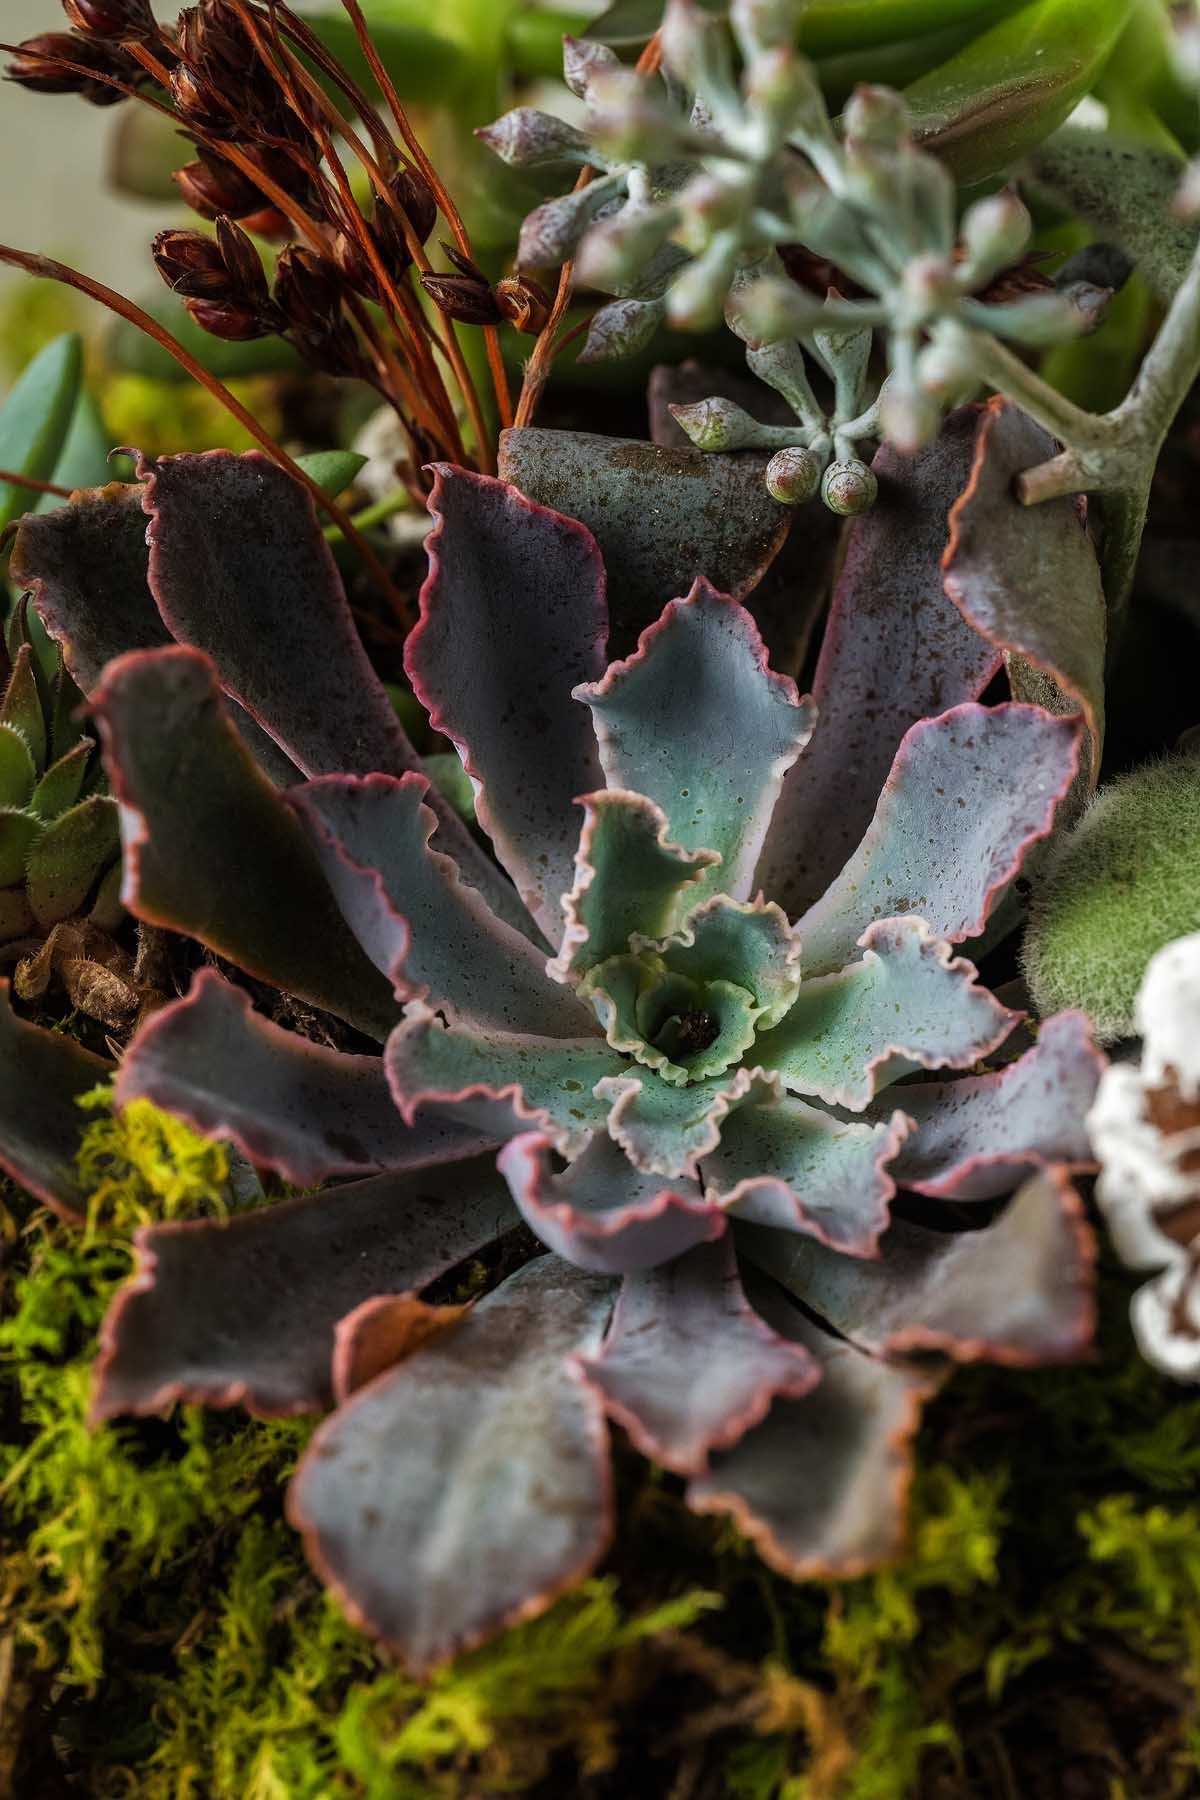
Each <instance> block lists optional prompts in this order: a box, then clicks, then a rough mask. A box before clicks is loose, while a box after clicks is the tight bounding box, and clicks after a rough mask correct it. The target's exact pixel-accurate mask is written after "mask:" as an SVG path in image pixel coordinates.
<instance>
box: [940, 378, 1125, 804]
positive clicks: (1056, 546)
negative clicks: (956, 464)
mask: <svg viewBox="0 0 1200 1800" xmlns="http://www.w3.org/2000/svg"><path fill="white" fill-rule="evenodd" d="M1055 448H1056V446H1055V442H1054V439H1053V438H1051V437H1050V435H1049V434H1048V433H1047V432H1045V431H1043V430H1042V428H1041V426H1040V425H1035V424H1034V422H1033V420H1032V419H1030V418H1028V417H1027V416H1026V415H1025V414H1024V413H1023V412H1021V411H1020V409H1019V408H1018V407H1016V406H1013V405H1012V403H1011V402H1009V401H1005V400H1000V399H996V400H993V401H992V403H991V404H990V406H988V407H987V409H986V410H985V412H984V414H983V416H982V419H981V420H980V425H979V435H978V440H977V443H976V449H975V466H974V468H973V470H972V472H971V480H970V483H969V485H968V486H967V487H966V489H965V491H964V493H963V494H962V495H961V497H960V498H959V499H958V501H957V502H956V503H955V505H954V507H953V509H952V511H951V514H950V542H949V544H948V546H947V549H946V558H945V584H946V592H947V594H948V595H949V596H950V598H951V599H952V600H953V601H954V603H955V605H956V606H957V607H958V608H959V610H960V612H961V613H962V615H963V617H964V619H965V620H967V622H968V623H969V624H971V625H973V626H974V627H975V629H976V630H977V631H978V632H980V633H981V634H982V636H984V637H985V638H987V639H988V640H989V641H990V642H991V643H993V644H995V646H996V647H997V649H998V650H1002V651H1004V653H1005V654H1006V656H1009V657H1019V658H1020V659H1021V660H1022V661H1023V662H1024V663H1026V664H1029V665H1032V667H1033V668H1034V669H1036V670H1038V671H1039V672H1040V673H1042V674H1044V675H1046V676H1048V677H1049V678H1050V679H1051V680H1052V681H1053V682H1054V683H1055V684H1056V686H1057V687H1058V688H1059V689H1060V690H1061V691H1062V693H1063V694H1064V695H1065V696H1067V697H1068V698H1069V699H1070V700H1073V701H1075V702H1076V703H1077V704H1078V707H1079V710H1080V712H1082V714H1083V716H1084V719H1085V721H1086V724H1087V729H1088V737H1089V740H1090V748H1089V751H1088V753H1087V754H1086V755H1085V757H1084V760H1083V769H1084V770H1086V773H1087V775H1088V777H1089V778H1090V782H1091V784H1092V785H1094V784H1095V780H1096V776H1097V773H1098V771H1099V767H1100V751H1101V747H1102V745H1103V741H1104V644H1105V633H1106V621H1105V605H1104V589H1103V587H1102V585H1101V581H1100V565H1099V562H1098V561H1097V558H1096V552H1095V550H1094V549H1093V547H1092V542H1091V539H1090V538H1089V537H1088V534H1087V531H1086V529H1085V526H1084V523H1083V520H1082V519H1081V517H1080V513H1079V507H1078V505H1077V503H1076V502H1075V501H1074V500H1073V499H1062V500H1050V501H1047V502H1046V503H1045V504H1044V505H1042V506H1022V505H1021V504H1020V502H1019V501H1018V500H1017V499H1016V497H1015V495H1014V493H1013V482H1014V478H1015V477H1016V476H1017V475H1018V474H1019V473H1020V472H1021V470H1023V469H1030V468H1033V467H1034V465H1035V464H1037V463H1039V462H1045V461H1046V460H1047V458H1049V457H1051V456H1052V455H1053V454H1054V451H1055ZM1056 710H1057V709H1056ZM1081 772H1082V771H1081Z"/></svg>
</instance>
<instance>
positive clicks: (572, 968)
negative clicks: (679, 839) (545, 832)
mask: <svg viewBox="0 0 1200 1800" xmlns="http://www.w3.org/2000/svg"><path fill="white" fill-rule="evenodd" d="M580 804H581V805H582V807H583V831H582V833H581V834H580V839H579V849H578V851H577V852H576V855H575V885H574V887H573V888H572V889H571V892H570V893H569V894H568V895H567V896H566V897H565V899H564V900H563V911H564V912H565V913H566V915H567V929H566V932H565V933H564V935H563V942H562V949H561V951H560V952H559V954H558V956H557V957H556V958H555V960H554V961H553V962H552V963H551V964H550V965H549V971H550V973H551V974H552V975H554V976H555V977H556V978H557V979H558V980H559V981H566V980H568V979H569V977H570V975H571V974H572V973H573V974H576V975H582V974H586V972H587V970H588V969H591V968H594V967H595V966H596V964H597V963H600V962H604V961H605V960H606V958H608V957H610V956H617V955H619V954H620V953H621V952H622V951H624V950H626V949H627V948H628V947H629V940H630V938H631V937H632V936H633V934H634V932H639V933H641V935H642V936H644V937H647V938H664V937H667V936H668V935H669V934H670V933H671V931H672V930H673V929H674V927H675V922H676V920H677V917H678V913H679V903H680V896H681V895H682V894H684V893H685V892H687V890H689V889H692V888H694V886H695V884H696V882H698V881H699V880H700V879H701V877H702V875H703V874H704V871H705V869H706V868H708V867H709V866H710V865H712V864H714V863H715V862H716V861H717V860H718V859H717V856H716V853H715V851H710V850H681V849H680V848H679V846H678V844H673V843H671V842H670V828H669V826H668V824H667V816H666V814H665V813H664V812H663V810H662V808H661V807H660V806H656V805H655V804H654V802H653V800H647V799H646V798H645V796H644V795H642V794H631V793H627V792H626V791H625V790H624V789H622V788H606V789H602V790H601V791H600V792H599V793H596V794H586V795H584V797H583V799H582V800H581V802H580Z"/></svg>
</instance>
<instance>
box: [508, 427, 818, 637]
mask: <svg viewBox="0 0 1200 1800" xmlns="http://www.w3.org/2000/svg"><path fill="white" fill-rule="evenodd" d="M766 464H767V458H766V457H765V456H759V455H746V456H706V455H705V454H704V453H703V451H700V450H694V449H692V448H691V446H690V445H689V446H688V448H687V449H684V450H665V449H661V448H660V447H659V446H658V445H656V444H647V443H643V442H641V441H640V440H638V439H635V438H612V437H599V436H595V435H593V434H591V433H589V432H581V431H543V430H541V429H540V428H537V427H532V426H526V427H523V428H522V429H520V430H514V431H505V432H502V433H501V435H500V473H501V474H502V475H503V476H504V478H505V479H506V480H508V481H511V482H512V483H513V484H514V486H516V487H518V488H520V490H521V492H522V493H523V494H526V495H528V497H529V498H530V499H531V500H536V501H537V502H538V503H539V505H541V506H549V507H553V508H555V509H556V510H557V511H559V512H564V513H567V514H569V516H570V517H571V518H574V519H579V520H581V521H582V522H583V524H585V525H586V526H587V528H588V530H589V531H590V532H591V533H592V535H593V536H594V537H595V539H596V542H597V543H598V544H599V546H600V549H601V551H602V552H603V555H604V561H605V564H606V565H607V568H608V607H609V613H610V616H611V635H610V640H609V648H610V653H611V654H612V655H614V656H625V655H627V654H628V653H629V652H630V650H631V649H632V648H633V646H634V644H635V643H636V641H637V637H638V634H639V632H641V631H642V630H643V629H644V627H645V626H647V625H648V624H649V623H650V622H651V621H652V620H653V619H656V618H657V617H658V615H659V613H660V612H661V611H662V609H663V607H664V606H665V605H666V603H667V601H668V600H674V599H675V598H677V596H678V595H680V594H686V593H687V591H688V589H689V588H690V587H691V585H692V583H693V581H695V580H696V579H697V578H700V577H703V579H704V580H706V581H711V582H712V584H713V586H714V587H717V588H719V589H720V590H721V592H722V593H727V594H733V595H734V596H735V597H736V598H737V599H741V598H742V597H743V596H744V595H746V594H748V593H749V592H750V591H751V590H752V589H753V588H754V587H756V586H757V584H758V582H759V581H760V579H761V578H762V575H763V572H764V571H765V570H766V569H767V568H768V566H769V565H770V563H771V561H772V560H773V558H774V557H775V555H776V554H777V552H778V550H779V547H780V545H781V544H782V543H783V541H784V539H785V537H786V536H787V531H788V526H789V524H790V522H791V514H790V512H789V510H788V508H787V507H786V506H781V505H780V504H779V502H778V501H777V500H773V499H772V498H771V496H770V494H768V492H767V489H766V484H765V483H764V481H763V471H764V469H765V468H766Z"/></svg>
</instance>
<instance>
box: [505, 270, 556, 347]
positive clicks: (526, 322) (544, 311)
mask: <svg viewBox="0 0 1200 1800" xmlns="http://www.w3.org/2000/svg"><path fill="white" fill-rule="evenodd" d="M495 295H496V305H497V306H498V307H499V308H500V311H501V313H502V315H503V316H504V318H506V319H507V320H508V323H509V324H510V325H511V326H512V327H513V328H514V330H516V331H520V332H524V334H525V335H526V336H527V337H536V336H537V334H538V332H539V331H541V329H542V327H543V326H544V325H545V323H546V321H547V319H548V318H549V317H550V306H551V301H550V296H549V294H548V293H547V292H546V290H545V288H542V287H539V286H538V284H537V282H536V281H532V280H530V278H529V276H528V275H506V276H505V277H504V279H503V280H502V281H498V282H497V283H496V287H495Z"/></svg>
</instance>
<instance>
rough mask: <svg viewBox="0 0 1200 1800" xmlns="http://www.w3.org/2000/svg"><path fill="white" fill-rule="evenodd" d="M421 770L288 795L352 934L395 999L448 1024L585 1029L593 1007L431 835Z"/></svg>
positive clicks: (572, 1033)
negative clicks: (420, 1005) (431, 1011)
mask: <svg viewBox="0 0 1200 1800" xmlns="http://www.w3.org/2000/svg"><path fill="white" fill-rule="evenodd" d="M428 793H429V783H428V781H427V780H426V779H425V777H424V776H423V775H405V776H404V777H403V778H402V779H401V780H399V781H396V780H394V779H393V778H392V777H391V776H389V775H368V776H365V777H359V776H337V775H334V776H326V777H325V778H324V779H323V780H320V781H313V782H309V783H308V784H307V785H306V786H305V787H302V788H296V789H293V790H292V792H291V793H290V794H289V796H288V798H289V800H291V802H292V804H293V805H294V806H295V807H296V809H297V811H298V812H299V814H300V817H301V818H302V819H303V820H304V821H305V824H306V825H307V827H308V829H309V832H310V835H311V838H312V842H313V846H314V848H315V849H316V852H317V856H318V857H319V859H320V862H321V867H322V868H323V869H324V871H325V876H326V879H327V880H328V882H329V885H330V888H331V889H332V890H333V893H334V895H335V896H336V898H337V901H338V904H339V906H340V907H341V910H342V914H343V916H344V917H345V919H346V920H347V921H348V923H349V924H350V926H351V928H352V929H353V931H354V933H355V935H356V937H357V938H358V941H359V943H360V944H361V945H362V947H363V949H364V950H365V951H366V952H367V954H368V956H369V957H370V958H371V961H372V962H373V963H374V964H375V966H376V968H377V969H380V970H381V971H382V972H383V973H384V974H385V975H386V976H387V977H388V980H389V981H391V982H392V984H393V986H394V987H395V990H396V993H397V996H398V998H400V999H401V1000H413V999H417V1000H427V1001H428V1002H429V1004H430V1005H431V1006H433V1007H436V1008H437V1009H438V1010H439V1011H441V1012H443V1013H444V1014H445V1016H446V1018H447V1019H448V1020H450V1021H451V1022H453V1023H455V1024H460V1025H469V1026H472V1027H475V1028H477V1029H481V1030H488V1029H491V1028H496V1029H499V1030H501V1031H528V1032H532V1033H534V1034H535V1035H542V1034H544V1035H546V1036H548V1037H583V1036H586V1035H587V1034H588V1033H589V1032H590V1031H594V1030H595V1029H596V1026H595V1020H594V1019H593V1017H592V1014H591V1011H590V1009H589V1008H588V1007H586V1006H585V1005H584V1004H583V1003H582V1001H580V1000H577V999H576V997H575V995H574V994H573V993H571V992H570V991H569V990H568V989H566V988H563V987H562V986H560V985H559V984H557V983H556V982H554V981H552V980H551V979H550V977H549V975H547V973H546V958H545V955H544V954H543V953H542V952H540V951H538V950H536V949H535V948H534V946H533V945H532V944H531V943H530V941H529V939H528V938H527V937H524V936H523V935H522V934H521V933H520V932H519V931H514V930H513V928H512V926H511V925H507V924H505V923H504V921H503V920H502V919H498V918H497V917H496V915H495V913H494V912H492V910H491V908H490V907H489V906H488V904H487V902H486V900H484V899H483V897H482V895H480V894H479V893H478V892H477V891H476V890H475V889H474V888H472V887H469V886H468V885H467V884H466V883H465V882H464V881H463V880H462V879H461V876H460V873H459V870H458V867H457V865H456V864H455V862H454V861H453V859H452V858H451V857H449V856H445V855H443V854H442V853H441V852H440V851H438V850H435V849H434V848H433V847H432V846H431V844H430V842H429V840H430V837H431V836H432V834H433V832H434V830H435V829H436V826H437V818H436V815H435V814H434V812H433V811H432V809H431V807H430V806H429V805H428V803H427V802H428Z"/></svg>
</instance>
